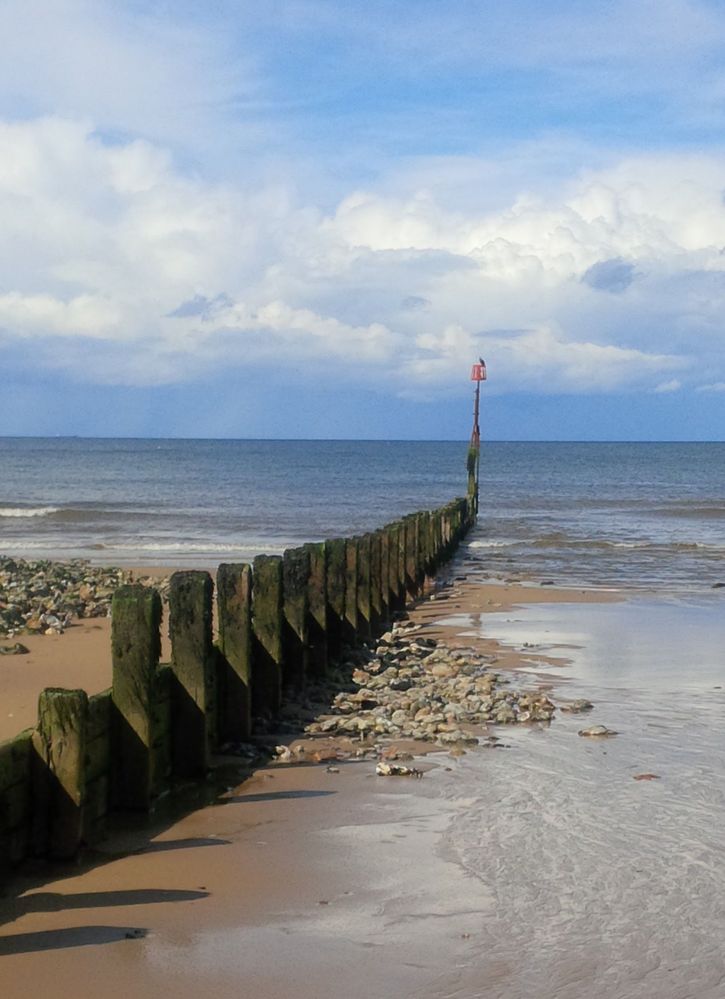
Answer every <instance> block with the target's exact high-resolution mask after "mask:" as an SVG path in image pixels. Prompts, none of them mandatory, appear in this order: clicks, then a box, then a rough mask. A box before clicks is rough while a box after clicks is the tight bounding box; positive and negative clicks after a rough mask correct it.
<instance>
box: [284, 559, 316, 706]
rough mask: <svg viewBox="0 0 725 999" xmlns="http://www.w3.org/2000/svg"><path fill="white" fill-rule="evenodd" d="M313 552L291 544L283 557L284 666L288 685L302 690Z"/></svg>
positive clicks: (306, 656)
mask: <svg viewBox="0 0 725 999" xmlns="http://www.w3.org/2000/svg"><path fill="white" fill-rule="evenodd" d="M309 578H310V554H309V552H307V551H305V549H304V548H288V549H287V551H286V552H285V553H284V556H283V558H282V612H283V618H284V625H283V632H282V635H283V638H282V648H283V668H282V681H283V684H284V686H285V687H289V688H291V689H292V690H301V689H302V688H303V687H304V685H305V682H306V680H307V673H308V659H309V648H308V644H307V643H308V634H307V614H308V609H309V597H308V592H307V584H308V582H309Z"/></svg>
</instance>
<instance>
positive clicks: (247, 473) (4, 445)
mask: <svg viewBox="0 0 725 999" xmlns="http://www.w3.org/2000/svg"><path fill="white" fill-rule="evenodd" d="M465 454H466V444H465V443H462V442H442V443H441V442H425V441H414V442H400V441H218V440H210V441H205V440H126V439H124V440H100V439H98V440H86V439H75V438H74V439H64V438H5V439H0V551H1V552H3V553H5V554H16V555H24V556H27V557H33V556H36V557H47V556H55V557H59V558H65V557H71V556H82V557H85V558H90V559H92V560H94V561H97V562H109V561H115V562H121V563H126V564H130V563H136V564H152V563H162V564H165V563H168V564H174V565H181V564H184V565H206V566H209V565H213V564H215V563H218V562H220V561H225V560H227V559H230V558H249V557H252V556H253V555H255V554H259V553H260V552H278V551H282V550H283V549H284V548H285V547H287V546H289V545H291V544H298V543H299V542H301V541H312V540H318V539H322V538H324V537H331V536H335V535H342V534H350V533H354V532H357V531H363V530H368V529H371V528H373V527H376V526H379V525H380V524H382V523H384V522H385V521H388V520H390V519H393V518H395V517H398V516H400V515H401V514H404V513H408V512H411V511H413V510H417V509H420V508H426V507H433V506H436V505H438V504H439V503H441V502H444V501H447V500H448V499H450V498H452V497H453V496H455V495H460V494H461V493H463V492H464V490H465V468H464V466H465ZM724 529H725V444H723V443H717V444H702V443H698V444H651V443H638V444H626V443H624V444H623V443H615V444H606V443H574V444H571V443H553V444H549V443H501V442H496V443H486V444H484V447H483V453H482V461H481V516H480V519H479V525H478V528H477V530H476V532H475V535H474V536H473V538H472V539H471V542H470V543H471V545H472V546H473V549H479V551H478V552H476V554H478V555H479V556H481V558H480V564H481V566H482V567H489V568H490V569H491V570H492V571H494V572H506V573H511V574H514V573H518V572H523V571H526V572H533V573H534V574H535V575H536V576H538V577H540V578H542V577H544V576H551V577H553V578H555V579H556V581H557V582H577V583H594V584H603V585H608V584H617V585H622V584H625V585H626V584H627V583H629V584H632V585H642V584H645V585H647V584H652V585H666V586H686V587H704V586H711V585H712V584H713V583H714V582H717V581H720V580H721V578H722V579H725V535H724V533H723V531H724ZM471 554H473V550H472V552H471Z"/></svg>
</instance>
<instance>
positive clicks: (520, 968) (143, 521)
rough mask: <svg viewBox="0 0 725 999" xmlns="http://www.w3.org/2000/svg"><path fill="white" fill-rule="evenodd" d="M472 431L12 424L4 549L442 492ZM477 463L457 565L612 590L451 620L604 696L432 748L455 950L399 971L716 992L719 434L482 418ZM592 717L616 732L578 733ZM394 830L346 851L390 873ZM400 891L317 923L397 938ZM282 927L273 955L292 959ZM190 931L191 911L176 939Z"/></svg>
mask: <svg viewBox="0 0 725 999" xmlns="http://www.w3.org/2000/svg"><path fill="white" fill-rule="evenodd" d="M466 450H467V445H466V443H465V442H425V441H415V442H400V441H218V440H216V441H204V440H85V439H83V440H81V439H72V440H69V439H63V438H59V439H4V440H0V470H1V473H2V474H0V554H4V555H11V556H12V555H14V556H25V557H29V558H33V557H36V558H40V557H55V558H70V557H80V558H86V559H90V560H91V561H93V562H97V563H106V564H108V563H115V564H126V565H139V566H141V565H145V564H146V565H152V564H153V565H169V566H189V567H193V566H204V567H208V568H212V567H213V566H214V565H216V564H217V563H219V562H221V561H226V560H231V559H235V560H236V559H248V558H251V557H253V556H254V555H256V554H258V553H262V552H281V551H282V550H284V548H285V547H287V546H290V545H296V544H298V543H300V542H302V541H312V540H319V539H323V538H325V537H331V536H340V535H349V534H353V533H357V532H360V531H365V530H368V529H371V528H374V527H377V526H379V525H381V524H383V523H385V522H386V521H389V520H392V519H394V518H397V517H399V516H401V515H402V514H405V513H409V512H412V511H414V510H418V509H424V508H432V507H435V506H437V505H439V504H441V503H443V502H446V501H448V500H449V499H451V498H452V497H454V496H456V495H461V494H462V493H463V492H464V490H465V482H466V472H465V458H466ZM480 484H481V494H480V512H479V520H478V524H477V526H476V527H475V528H474V530H473V531H472V532H471V533H470V535H469V536H468V538H467V539H466V540H465V542H464V544H463V546H462V548H461V550H460V552H459V553H458V555H457V557H456V560H455V562H454V564H453V569H452V574H451V575H452V577H453V581H454V585H458V583H460V581H461V580H462V579H467V580H469V581H470V580H473V581H475V580H477V579H478V580H481V581H484V580H485V581H491V580H493V581H495V582H497V584H498V585H499V586H501V587H505V586H506V581H507V580H509V581H510V580H515V579H520V580H522V581H523V583H524V585H526V586H530V587H536V588H537V591H538V592H539V593H541V592H542V591H541V586H542V584H547V583H555V584H558V585H559V586H571V587H584V586H587V587H593V588H595V589H597V588H599V589H601V590H602V594H601V596H602V600H601V602H587V603H578V604H577V603H573V602H563V603H561V602H559V603H557V602H553V601H552V602H548V603H547V602H543V603H542V602H539V601H537V602H535V603H532V604H530V605H529V606H520V607H508V606H506V604H505V603H503V602H502V604H496V603H495V602H494V603H493V605H492V606H491V607H490V612H489V613H465V614H459V615H455V614H453V613H452V611H447V610H446V608H447V607H449V606H450V603H448V602H446V601H443V602H441V604H440V606H441V617H442V619H445V618H446V615H451V619H450V620H449V621H448V624H450V625H451V626H452V627H453V629H454V632H455V633H456V634H458V635H462V636H464V637H463V640H464V641H465V636H467V635H468V636H470V637H471V640H473V639H475V638H477V637H479V636H481V637H483V638H486V639H492V638H493V639H497V640H498V641H500V642H502V643H504V644H505V645H507V646H510V647H513V648H515V649H518V650H520V651H521V652H522V654H523V655H525V656H526V659H527V663H528V665H527V666H526V667H525V668H524V669H523V670H522V671H521V672H520V673H519V674H518V676H516V677H515V678H511V682H514V683H516V684H517V685H523V686H526V685H529V684H532V685H536V686H540V685H543V686H544V687H545V689H547V690H548V691H549V692H550V694H551V696H552V698H553V699H554V700H555V701H556V702H557V703H561V702H562V701H564V700H567V699H572V698H587V699H589V700H590V701H592V702H593V704H594V709H593V710H592V711H591V712H590V713H589V714H587V715H567V714H563V713H561V712H557V714H556V716H555V720H554V722H553V723H552V724H551V725H550V726H542V725H535V726H515V727H512V726H506V727H499V731H498V735H499V738H500V743H499V747H500V748H499V749H497V750H496V751H493V752H492V751H488V752H483V751H482V750H481V751H469V752H467V753H466V754H465V755H464V756H461V757H457V758H455V759H451V758H449V757H448V756H443V757H442V758H441V755H440V754H437V755H436V756H434V757H431V760H433V761H435V762H436V766H435V767H434V769H433V770H432V771H431V772H429V773H427V774H426V779H425V780H424V781H421V782H419V783H420V786H421V788H422V790H421V792H420V793H421V795H424V796H425V797H430V798H431V800H433V799H435V801H434V804H435V808H434V811H435V814H438V812H437V811H436V810H437V809H438V808H439V806H441V805H445V807H446V808H447V809H448V812H447V814H448V815H449V816H450V817H449V818H448V819H447V820H446V822H445V828H443V829H441V830H440V831H439V833H438V834H437V842H436V848H435V850H436V856H437V857H438V858H439V859H440V858H442V859H443V860H444V861H445V863H446V864H448V865H449V869H450V877H451V885H453V886H455V891H453V889H451V891H452V896H451V897H452V898H453V901H450V899H449V902H450V904H449V903H448V902H446V903H445V904H444V901H441V900H440V899H430V900H429V903H430V918H431V919H435V920H436V924H435V925H436V937H437V939H438V940H439V941H440V946H441V947H444V946H445V947H446V948H450V949H451V950H450V953H451V955H452V956H451V959H450V961H449V962H448V963H447V965H446V968H445V973H444V974H442V975H441V976H440V977H439V978H438V977H435V976H434V978H431V976H430V975H429V974H428V971H427V970H426V969H427V965H426V964H425V962H424V963H423V964H422V965H421V966H420V972H421V987H420V988H419V989H417V990H416V992H415V993H411V995H413V994H415V995H416V996H417V997H418V999H421V997H423V999H428V997H430V999H433V997H435V999H476V997H484V996H485V997H486V999H530V997H532V996H536V997H537V999H582V997H587V999H653V997H657V999H722V997H723V996H724V995H725V945H724V944H723V939H722V927H723V921H724V920H725V867H724V866H723V862H722V861H723V847H722V830H723V828H725V778H724V777H723V775H724V774H725V741H724V740H723V731H725V658H724V657H723V649H724V648H725V614H724V613H723V601H724V600H725V587H722V586H721V585H718V584H723V583H725V533H724V529H725V443H712V444H711V443H692V444H688V443H656V444H655V443H506V442H490V443H489V442H486V443H484V445H483V448H482V455H481V476H480ZM546 592H549V591H546ZM493 668H494V669H495V668H496V667H495V663H494V664H493ZM589 725H604V726H606V727H607V728H608V729H609V730H610V731H612V732H615V733H617V734H616V735H613V736H612V737H611V738H605V739H600V740H596V739H589V738H585V737H582V736H580V735H579V731H580V730H581V729H583V728H585V727H587V726H589ZM635 778H644V779H635ZM417 784H418V782H416V786H417ZM416 793H418V792H417V791H416ZM416 805H417V807H416V808H415V809H414V815H413V817H412V818H411V819H410V821H409V822H407V824H406V823H404V824H402V825H401V827H400V829H399V830H398V831H396V834H395V835H396V836H398V837H400V839H401V843H402V844H403V846H402V847H401V849H402V848H404V846H405V837H406V836H411V837H415V836H416V835H417V834H418V833H417V830H418V829H419V826H420V823H421V821H422V819H421V816H422V815H424V812H425V807H426V806H425V803H424V801H423V799H422V798H421V799H420V801H418V799H416ZM352 832H353V833H355V835H356V836H357V835H358V831H357V830H353V831H352ZM356 842H357V840H356ZM385 842H386V843H391V844H393V845H392V846H386V847H385V848H384V849H383V851H382V852H381V850H380V842H378V841H376V842H375V844H374V846H373V847H371V851H370V852H369V853H365V852H363V853H360V850H362V847H360V845H359V844H358V847H357V848H356V850H357V853H355V852H354V853H353V857H356V856H357V857H358V860H359V862H360V863H365V864H368V865H369V868H370V870H375V871H378V872H384V876H385V877H386V878H389V877H393V876H394V870H395V865H396V864H399V863H401V858H400V856H398V855H397V854H396V852H395V849H396V848H395V843H396V842H397V841H396V840H394V839H389V840H385ZM358 855H359V856H358ZM396 857H398V859H396ZM391 865H392V866H391ZM403 866H405V865H404V864H403ZM381 876H382V875H381ZM415 878H416V879H418V878H420V880H421V881H422V882H423V883H425V871H421V872H417V871H416V872H415ZM409 891H410V894H409V895H407V894H406V893H405V891H403V890H402V889H401V890H400V893H399V894H400V897H399V900H398V901H397V902H396V903H395V905H394V906H392V907H391V908H390V911H388V910H387V909H382V910H379V911H378V910H376V911H375V913H374V914H372V915H366V912H365V910H364V908H355V907H353V914H351V915H350V916H349V920H350V922H349V923H346V924H345V925H344V926H343V928H342V930H341V929H340V926H339V925H337V924H335V925H334V927H333V928H332V929H331V930H330V932H331V934H332V936H331V939H334V940H335V941H336V942H339V939H340V934H341V932H342V935H343V937H344V938H345V939H348V940H358V941H362V943H361V946H362V947H371V946H373V943H371V942H367V943H366V942H365V941H376V940H378V938H379V936H380V934H381V933H383V932H384V934H385V937H386V939H387V940H395V939H396V933H397V934H398V935H399V939H401V940H409V939H410V936H411V933H414V932H416V930H412V929H411V927H412V926H414V925H415V924H414V923H413V922H412V920H413V919H414V918H417V916H416V917H414V916H413V915H411V913H415V912H416V911H417V910H416V904H417V903H416V901H415V900H416V899H417V898H418V897H419V886H418V884H417V880H416V883H415V884H413V885H412V886H409ZM448 895H451V892H449V893H448ZM448 895H447V896H446V898H448ZM453 896H455V897H453ZM426 904H428V902H426ZM315 908H317V907H315ZM334 909H335V906H333V905H330V906H329V910H330V911H331V913H332V915H334V912H332V910H334ZM327 911H328V910H327V908H326V909H325V912H327ZM426 911H427V910H426ZM353 915H354V918H353ZM308 920H309V913H307V912H305V916H304V919H301V920H298V921H297V922H296V923H295V926H297V927H304V926H306V925H307V923H308ZM272 930H274V926H272V927H271V928H270V927H266V928H265V932H272ZM244 939H246V936H245V938H244ZM284 939H285V938H283V937H279V935H278V937H275V953H276V955H277V956H276V960H280V961H283V960H284V959H285V955H287V956H288V957H289V959H290V960H292V959H294V960H295V961H297V962H299V954H300V951H299V950H294V949H293V950H291V951H290V952H289V954H288V952H287V950H286V949H285V942H284ZM200 941H201V943H200ZM202 943H203V931H202V930H200V935H199V937H198V939H196V940H195V941H192V942H191V943H189V942H188V941H185V943H184V947H185V954H187V952H190V951H188V948H189V947H191V946H192V945H193V946H194V947H195V946H197V944H198V945H199V946H201V944H202ZM215 946H216V941H215ZM239 946H241V943H240V944H239ZM453 948H455V951H454V950H453ZM236 949H239V948H238V947H237V948H236ZM386 949H388V950H389V948H386ZM308 950H309V954H310V958H309V960H310V962H311V964H310V968H305V967H300V966H299V964H297V965H295V969H296V972H297V971H299V973H300V974H301V975H302V977H303V978H304V977H305V975H306V974H307V973H308V972H310V973H311V969H313V967H314V963H315V961H316V960H317V953H318V950H317V948H316V947H315V946H310V947H309V948H308ZM214 953H215V959H216V955H217V953H218V951H217V950H215V951H214ZM362 953H363V960H364V961H365V962H367V961H369V953H370V951H369V950H364V951H363V952H362ZM454 953H455V959H454V957H453V954H454ZM265 960H266V958H265ZM431 974H432V973H431ZM350 980H351V981H353V979H350ZM360 980H361V981H364V977H363V978H361V979H360ZM321 994H322V993H321ZM324 994H325V995H327V994H330V995H332V994H336V993H333V991H330V992H329V993H324ZM368 994H369V993H368ZM401 994H402V993H401ZM406 994H407V993H406Z"/></svg>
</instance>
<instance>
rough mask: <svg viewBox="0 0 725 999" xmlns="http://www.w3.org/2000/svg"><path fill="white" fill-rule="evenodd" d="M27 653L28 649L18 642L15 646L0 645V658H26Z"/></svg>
mask: <svg viewBox="0 0 725 999" xmlns="http://www.w3.org/2000/svg"><path fill="white" fill-rule="evenodd" d="M29 652H30V649H29V648H27V646H25V645H22V644H21V643H20V642H16V643H15V645H0V656H26V655H27V654H28V653H29Z"/></svg>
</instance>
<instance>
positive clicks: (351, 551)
mask: <svg viewBox="0 0 725 999" xmlns="http://www.w3.org/2000/svg"><path fill="white" fill-rule="evenodd" d="M357 562H358V538H345V620H344V623H343V641H345V642H346V643H347V644H348V645H352V644H353V642H354V641H355V638H356V637H357V630H358V609H357Z"/></svg>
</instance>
